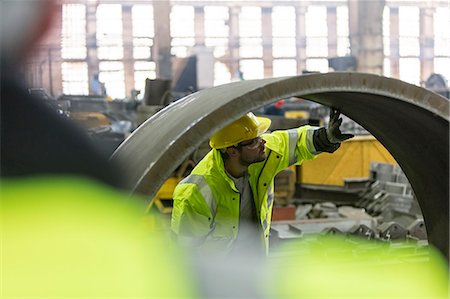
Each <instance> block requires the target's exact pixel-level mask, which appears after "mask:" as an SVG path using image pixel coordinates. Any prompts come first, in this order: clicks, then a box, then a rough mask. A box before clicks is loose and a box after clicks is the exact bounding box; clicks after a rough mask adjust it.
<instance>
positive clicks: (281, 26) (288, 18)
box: [272, 6, 296, 58]
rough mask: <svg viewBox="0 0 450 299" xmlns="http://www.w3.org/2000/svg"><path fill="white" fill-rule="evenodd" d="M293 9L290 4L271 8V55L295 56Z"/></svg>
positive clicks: (279, 56) (277, 56)
mask: <svg viewBox="0 0 450 299" xmlns="http://www.w3.org/2000/svg"><path fill="white" fill-rule="evenodd" d="M295 28H296V25H295V9H294V7H290V6H276V7H274V8H273V10H272V36H273V38H272V53H273V57H276V58H281V57H285V58H288V57H295V55H296V46H295Z"/></svg>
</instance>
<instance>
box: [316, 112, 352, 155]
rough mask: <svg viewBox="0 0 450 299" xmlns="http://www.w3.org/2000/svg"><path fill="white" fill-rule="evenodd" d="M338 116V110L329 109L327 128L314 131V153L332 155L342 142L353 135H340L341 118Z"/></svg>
mask: <svg viewBox="0 0 450 299" xmlns="http://www.w3.org/2000/svg"><path fill="white" fill-rule="evenodd" d="M339 115H340V112H339V111H338V110H336V109H334V108H331V111H330V121H329V123H328V128H320V129H318V130H315V131H314V135H313V143H314V147H315V149H316V151H318V152H327V153H333V152H335V151H336V150H337V149H338V148H339V147H340V146H341V142H342V141H344V140H347V139H349V138H352V137H353V134H342V132H341V130H340V128H339V127H340V125H341V123H342V118H339Z"/></svg>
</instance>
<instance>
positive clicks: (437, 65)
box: [434, 7, 450, 82]
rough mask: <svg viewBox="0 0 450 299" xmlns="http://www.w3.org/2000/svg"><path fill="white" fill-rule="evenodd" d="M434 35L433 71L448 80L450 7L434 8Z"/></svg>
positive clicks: (449, 65)
mask: <svg viewBox="0 0 450 299" xmlns="http://www.w3.org/2000/svg"><path fill="white" fill-rule="evenodd" d="M434 36H435V37H434V55H435V59H434V72H435V73H438V74H442V75H444V77H445V78H446V79H447V80H448V81H449V82H450V8H448V7H438V8H436V12H435V14H434Z"/></svg>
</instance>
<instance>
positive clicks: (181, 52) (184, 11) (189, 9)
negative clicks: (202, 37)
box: [170, 5, 195, 57]
mask: <svg viewBox="0 0 450 299" xmlns="http://www.w3.org/2000/svg"><path fill="white" fill-rule="evenodd" d="M170 31H171V32H170V34H171V36H172V42H171V44H172V49H171V50H170V53H171V54H172V55H175V56H177V57H187V56H188V54H189V50H190V48H191V47H192V46H194V44H195V38H194V36H195V34H194V7H193V6H179V5H176V6H173V7H172V11H171V12H170Z"/></svg>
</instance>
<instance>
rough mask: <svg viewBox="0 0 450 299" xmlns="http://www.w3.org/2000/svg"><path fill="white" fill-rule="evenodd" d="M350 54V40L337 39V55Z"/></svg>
mask: <svg viewBox="0 0 450 299" xmlns="http://www.w3.org/2000/svg"><path fill="white" fill-rule="evenodd" d="M349 54H350V40H349V39H348V37H338V39H337V55H338V56H345V55H349Z"/></svg>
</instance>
